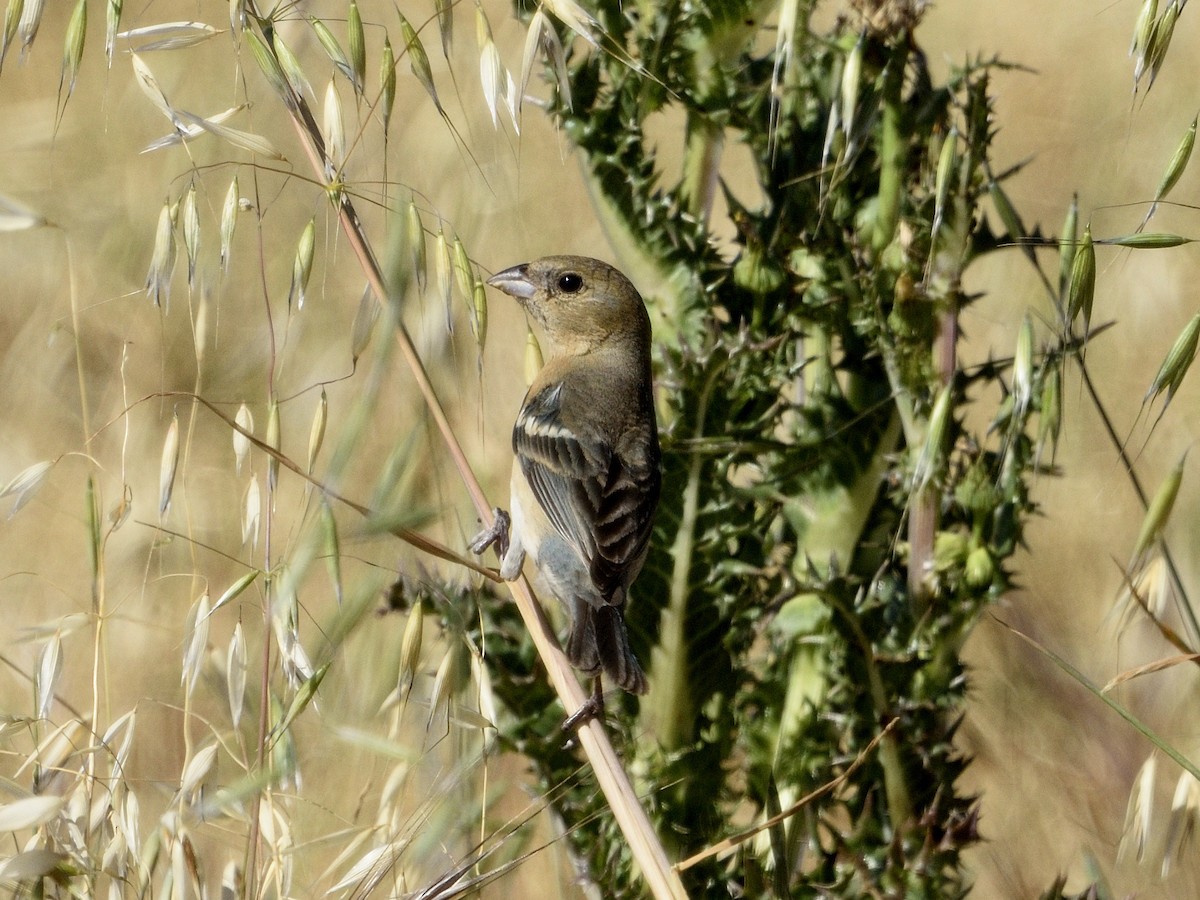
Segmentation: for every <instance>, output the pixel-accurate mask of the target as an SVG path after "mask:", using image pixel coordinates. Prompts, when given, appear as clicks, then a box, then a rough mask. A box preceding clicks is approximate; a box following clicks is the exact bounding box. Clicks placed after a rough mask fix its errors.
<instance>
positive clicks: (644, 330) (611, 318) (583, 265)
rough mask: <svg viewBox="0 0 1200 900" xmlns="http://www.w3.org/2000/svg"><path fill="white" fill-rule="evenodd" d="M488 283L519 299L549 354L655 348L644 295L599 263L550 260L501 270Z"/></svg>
mask: <svg viewBox="0 0 1200 900" xmlns="http://www.w3.org/2000/svg"><path fill="white" fill-rule="evenodd" d="M488 284H490V285H492V287H495V288H498V289H499V290H501V291H503V292H504V293H506V294H508V295H510V296H512V297H515V298H516V299H517V301H518V302H519V303H520V304H521V305H522V306H523V307H525V309H526V310H527V311H528V312H529V314H530V315H531V316H533V317H534V318H535V319H536V320H537V321H538V324H540V325H541V326H542V328H543V329H544V331H545V333H546V338H547V341H548V344H549V346H547V348H546V349H547V351H548V355H549V356H560V355H571V354H578V353H588V352H591V351H593V350H597V349H599V348H601V347H605V346H625V345H629V346H632V347H634V348H638V349H640V348H641V347H643V346H645V345H648V344H649V340H650V317H649V316H648V315H647V313H646V306H645V304H644V303H643V302H642V298H641V295H640V294H638V292H637V289H636V288H635V287H634V286H633V284H632V283H631V282H630V281H629V279H628V278H626V277H625V276H624V275H622V274H621V273H620V272H619V271H617V270H616V269H614V268H613V267H612V266H610V265H609V264H608V263H604V262H601V261H600V260H598V259H591V258H590V257H587V256H544V257H542V258H541V259H535V260H533V261H532V262H527V263H522V264H521V265H519V266H513V267H512V268H509V269H505V270H504V271H503V272H497V273H496V274H495V275H493V276H492V277H491V278H489V279H488Z"/></svg>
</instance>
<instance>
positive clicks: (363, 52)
mask: <svg viewBox="0 0 1200 900" xmlns="http://www.w3.org/2000/svg"><path fill="white" fill-rule="evenodd" d="M346 40H347V42H348V43H349V45H350V68H351V69H352V70H353V72H354V87H355V90H357V91H358V92H359V93H360V94H361V93H362V92H363V86H364V85H365V84H366V83H367V39H366V36H365V34H364V33H363V21H362V14H361V13H360V12H359V11H358V3H357V2H355V0H350V9H349V10H348V11H347V13H346Z"/></svg>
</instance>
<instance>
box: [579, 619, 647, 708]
mask: <svg viewBox="0 0 1200 900" xmlns="http://www.w3.org/2000/svg"><path fill="white" fill-rule="evenodd" d="M576 609H577V610H578V614H577V615H576V616H575V620H574V622H573V623H572V624H571V634H570V636H569V637H568V638H567V657H568V658H569V659H570V660H571V664H572V665H573V666H575V667H576V668H578V669H582V670H583V671H585V672H597V671H601V670H602V671H603V672H604V674H605V675H607V676H608V677H609V678H610V679H611V680H612V681H613V683H614V684H616V685H617V686H618V687H620V688H623V689H624V690H626V691H629V693H631V694H644V693H646V691H647V690H649V688H650V685H649V683H648V682H647V681H646V673H645V672H643V671H642V667H641V665H639V664H638V661H637V657H636V656H634V655H633V651H632V650H631V649H629V634H628V632H627V631H626V630H625V617H624V616H623V615H622V614H621V610H620V608H619V607H616V606H608V605H605V606H601V607H598V608H597V607H593V606H592V605H591V604H589V603H580V604H578V606H577V607H576Z"/></svg>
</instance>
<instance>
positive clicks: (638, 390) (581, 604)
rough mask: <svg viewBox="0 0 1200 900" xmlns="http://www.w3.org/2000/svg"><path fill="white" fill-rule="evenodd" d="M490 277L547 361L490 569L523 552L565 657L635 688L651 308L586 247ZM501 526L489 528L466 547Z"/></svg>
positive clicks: (642, 688) (648, 495)
mask: <svg viewBox="0 0 1200 900" xmlns="http://www.w3.org/2000/svg"><path fill="white" fill-rule="evenodd" d="M488 284H490V285H492V286H494V287H497V288H499V289H500V290H502V291H504V292H505V293H506V294H510V295H511V296H513V297H515V298H516V299H517V301H518V302H519V303H520V304H521V305H522V306H523V307H524V308H525V309H526V310H527V311H528V312H529V314H530V315H531V316H533V318H534V319H536V320H537V321H538V323H539V324H540V325H541V326H542V328H543V329H544V331H545V335H546V340H545V342H544V351H545V353H546V364H545V366H544V367H543V368H542V370H541V372H540V373H539V374H538V376H537V378H536V379H535V380H534V382H533V384H532V385H531V386H530V388H529V391H528V393H527V394H526V395H525V400H524V402H523V403H522V404H521V410H520V412H519V413H518V414H517V421H516V425H514V427H513V451H514V453H515V454H516V461H515V462H514V464H513V472H512V489H511V490H512V496H511V507H512V523H511V532H510V534H509V543H508V547H507V550H504V555H503V560H502V563H501V566H500V574H501V576H502V577H503V578H505V579H506V580H509V581H511V580H513V579H515V578H517V577H518V576H519V575H520V574H521V566H522V564H523V563H524V560H525V554H526V553H528V554H529V555H530V556H532V557H533V561H534V564H535V565H536V567H537V569H538V572H539V573H540V574H541V576H542V578H543V579H544V581H545V582H546V584H547V586H548V587H549V589H550V591H551V592H552V593H553V594H554V595H555V596H557V597H558V599H559V600H560V601H561V602H562V603H563V605H564V606H565V607H566V608H567V609H568V610H569V611H570V613H571V616H572V623H571V633H570V637H569V638H568V639H567V656H568V658H569V659H570V660H571V663H572V664H573V665H574V666H576V667H577V668H579V669H582V670H583V671H584V672H588V673H590V674H598V673H600V672H603V673H604V674H605V675H607V676H608V677H609V678H610V679H612V681H614V682H615V683H616V684H617V685H619V686H620V687H622V688H624V689H625V690H627V691H629V692H631V693H634V694H644V693H645V692H646V690H647V687H648V685H647V683H646V675H645V673H644V672H643V671H642V667H641V666H640V665H639V664H638V661H637V659H636V657H634V655H633V652H632V651H631V650H630V649H629V638H628V635H627V634H626V630H625V617H624V613H623V610H624V608H625V602H626V599H627V596H628V592H629V586H630V584H632V583H633V580H634V578H636V577H637V574H638V572H639V571H641V568H642V563H643V562H644V561H645V559H646V551H647V548H648V546H649V542H650V530H651V526H652V524H653V519H654V511H655V509H656V507H657V506H658V494H659V490H660V487H661V481H662V476H661V472H660V469H659V461H660V455H661V454H660V451H659V446H658V428H657V426H656V424H655V419H654V399H653V395H652V391H651V375H650V317H649V316H648V315H647V313H646V307H645V304H643V302H642V298H641V296H640V295H639V294H638V292H637V290H636V289H635V288H634V286H633V285H632V284H631V283H630V281H629V279H628V278H626V277H625V276H624V275H622V274H621V273H620V272H618V271H617V270H616V269H614V268H613V267H612V266H610V265H608V264H606V263H603V262H600V261H599V260H595V259H589V258H588V257H584V256H548V257H545V258H543V259H538V260H534V261H533V262H530V263H525V264H523V265H519V266H513V267H512V268H511V269H505V270H504V271H503V272H500V273H498V274H497V275H494V276H493V277H492V278H490V279H489V280H488ZM500 518H501V517H498V520H499V519H500ZM498 537H499V535H497V534H495V533H487V532H485V533H484V534H483V535H480V537H479V538H478V539H477V540H476V541H475V542H474V543H473V545H472V546H473V549H475V550H476V552H482V550H483V549H485V548H486V547H487V546H488V545H489V544H490V543H491V542H492V541H494V540H496V539H497V538H498ZM501 549H502V550H503V543H501Z"/></svg>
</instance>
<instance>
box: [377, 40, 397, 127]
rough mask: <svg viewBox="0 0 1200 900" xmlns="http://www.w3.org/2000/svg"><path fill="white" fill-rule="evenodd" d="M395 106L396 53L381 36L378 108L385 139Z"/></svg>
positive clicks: (390, 44) (389, 42)
mask: <svg viewBox="0 0 1200 900" xmlns="http://www.w3.org/2000/svg"><path fill="white" fill-rule="evenodd" d="M395 106H396V55H395V53H393V52H392V42H391V39H389V38H388V36H387V35H384V36H383V55H382V56H381V57H380V59H379V110H380V114H381V115H382V116H383V137H384V140H387V135H388V129H389V127H390V126H391V123H392V110H393V109H394V108H395Z"/></svg>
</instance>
